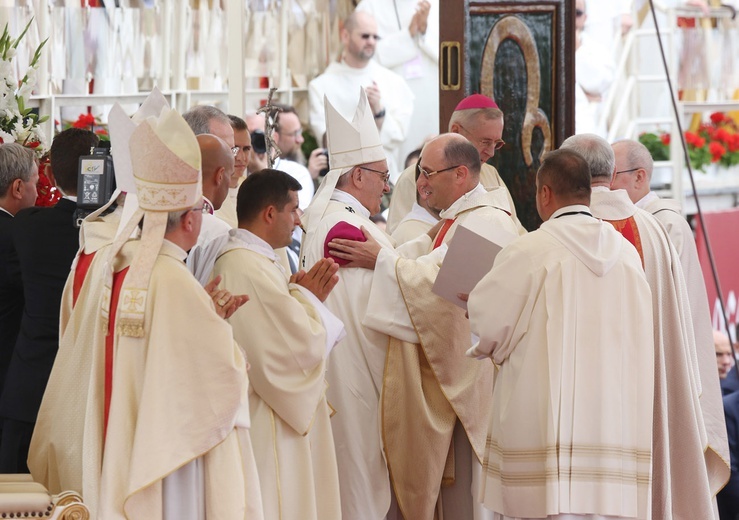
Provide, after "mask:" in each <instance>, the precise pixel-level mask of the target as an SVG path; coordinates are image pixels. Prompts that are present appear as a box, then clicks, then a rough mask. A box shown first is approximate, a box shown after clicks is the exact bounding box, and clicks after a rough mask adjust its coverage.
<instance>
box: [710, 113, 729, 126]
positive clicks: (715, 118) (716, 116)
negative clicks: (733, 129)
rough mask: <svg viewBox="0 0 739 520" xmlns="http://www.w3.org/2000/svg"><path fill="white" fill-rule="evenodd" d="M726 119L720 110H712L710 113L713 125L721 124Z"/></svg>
mask: <svg viewBox="0 0 739 520" xmlns="http://www.w3.org/2000/svg"><path fill="white" fill-rule="evenodd" d="M726 119H727V117H726V116H725V115H724V114H723V113H721V112H714V113H713V114H711V122H713V124H714V125H718V124H721V123H723V122H724V121H725V120H726Z"/></svg>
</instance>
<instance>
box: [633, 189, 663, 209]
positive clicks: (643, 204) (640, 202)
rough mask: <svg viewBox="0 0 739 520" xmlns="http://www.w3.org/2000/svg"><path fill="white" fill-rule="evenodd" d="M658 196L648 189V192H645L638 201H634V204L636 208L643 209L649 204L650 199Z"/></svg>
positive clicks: (655, 198) (652, 199)
mask: <svg viewBox="0 0 739 520" xmlns="http://www.w3.org/2000/svg"><path fill="white" fill-rule="evenodd" d="M658 198H659V195H657V194H656V193H654V192H653V191H650V192H649V193H647V194H646V195H644V196H643V197H642V198H641V199H639V200H638V201H636V203H635V204H634V205H635V206H636V207H637V208H641V209H645V208H646V207H647V206H649V204H650V203H651V202H652V201H654V200H657V199H658Z"/></svg>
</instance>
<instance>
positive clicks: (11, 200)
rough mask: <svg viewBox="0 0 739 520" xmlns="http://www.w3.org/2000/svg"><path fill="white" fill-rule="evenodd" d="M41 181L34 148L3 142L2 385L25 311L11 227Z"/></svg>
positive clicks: (0, 155) (0, 166) (0, 225)
mask: <svg viewBox="0 0 739 520" xmlns="http://www.w3.org/2000/svg"><path fill="white" fill-rule="evenodd" d="M37 182H38V166H37V165H36V158H35V156H34V153H33V151H32V150H31V149H29V148H25V147H23V146H21V145H19V144H16V143H8V144H0V389H2V387H3V384H4V383H5V374H6V372H7V371H8V365H9V364H10V357H11V355H12V354H13V347H14V346H15V339H16V337H17V336H18V329H19V327H20V324H21V314H22V312H23V284H22V283H21V273H20V265H19V264H18V256H17V255H16V253H15V247H13V237H12V235H11V233H10V230H11V226H12V224H13V217H14V216H15V214H16V213H18V212H19V211H20V210H22V209H24V208H28V207H31V206H33V203H34V202H35V201H36V183H37ZM0 427H1V425H0ZM0 431H1V430H0Z"/></svg>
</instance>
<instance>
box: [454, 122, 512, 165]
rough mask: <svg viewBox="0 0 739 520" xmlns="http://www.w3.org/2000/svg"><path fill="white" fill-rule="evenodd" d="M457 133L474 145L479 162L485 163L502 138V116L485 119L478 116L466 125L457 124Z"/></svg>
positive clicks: (492, 154)
mask: <svg viewBox="0 0 739 520" xmlns="http://www.w3.org/2000/svg"><path fill="white" fill-rule="evenodd" d="M458 126H459V130H458V133H459V134H461V135H463V136H464V137H466V138H467V140H468V141H469V142H471V143H472V144H473V145H475V148H477V151H478V153H479V154H480V162H481V163H486V162H488V159H490V158H491V157H493V156H494V155H495V149H496V147H497V146H500V144H501V143H502V138H503V118H502V117H501V118H499V119H485V118H483V117H478V118H477V119H475V120H473V122H472V123H470V124H469V125H467V126H462V125H458Z"/></svg>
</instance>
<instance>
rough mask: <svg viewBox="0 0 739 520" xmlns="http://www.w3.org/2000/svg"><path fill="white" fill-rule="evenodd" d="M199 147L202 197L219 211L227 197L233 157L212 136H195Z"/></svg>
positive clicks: (215, 137) (219, 139)
mask: <svg viewBox="0 0 739 520" xmlns="http://www.w3.org/2000/svg"><path fill="white" fill-rule="evenodd" d="M196 138H197V140H198V146H199V147H200V156H201V162H202V175H203V195H204V196H205V197H207V198H208V200H210V202H211V203H212V204H213V208H214V209H219V208H220V207H221V204H223V201H224V200H226V196H227V195H228V187H229V184H230V183H231V176H232V175H233V172H234V156H233V153H232V152H231V149H230V148H229V146H228V145H227V144H226V142H225V141H224V140H223V139H221V138H220V137H217V136H215V135H212V134H200V135H198V136H196Z"/></svg>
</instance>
